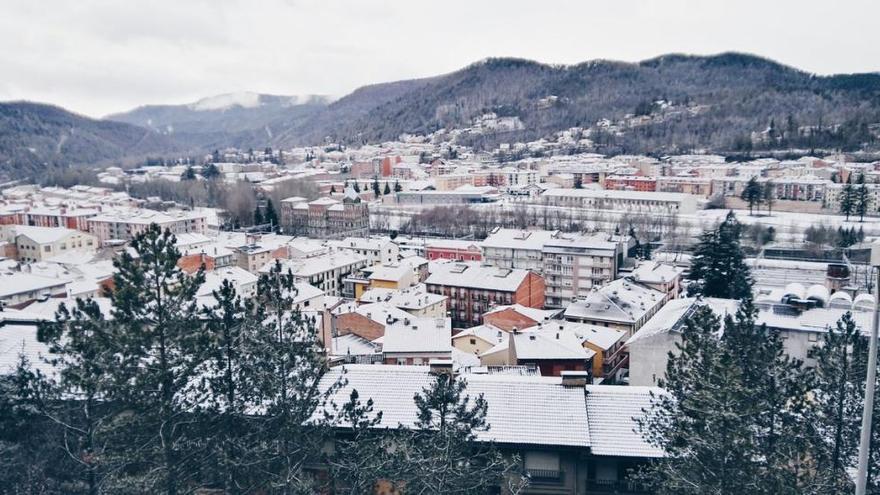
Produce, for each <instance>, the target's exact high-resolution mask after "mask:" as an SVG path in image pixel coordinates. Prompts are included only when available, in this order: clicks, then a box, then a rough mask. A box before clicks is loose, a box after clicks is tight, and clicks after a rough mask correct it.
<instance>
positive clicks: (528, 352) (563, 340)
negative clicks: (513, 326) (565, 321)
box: [480, 326, 596, 380]
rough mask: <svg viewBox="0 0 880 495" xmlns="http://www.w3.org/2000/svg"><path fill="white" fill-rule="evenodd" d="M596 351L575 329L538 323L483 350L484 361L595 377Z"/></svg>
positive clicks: (549, 373)
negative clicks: (573, 331) (583, 342)
mask: <svg viewBox="0 0 880 495" xmlns="http://www.w3.org/2000/svg"><path fill="white" fill-rule="evenodd" d="M551 327H552V326H551ZM595 355H596V353H595V351H593V350H591V349H586V348H584V347H583V345H582V344H581V341H580V340H579V339H578V338H577V337H576V336H575V335H574V334H573V333H569V332H563V331H544V330H543V328H541V327H534V328H532V329H530V330H527V331H524V332H520V331H519V330H515V331H513V332H507V333H506V334H505V336H504V337H502V338H501V342H499V343H498V344H496V345H495V346H494V347H492V348H491V349H489V350H487V351H485V352H483V353H481V354H480V365H481V366H527V367H532V368H535V369H537V370H539V371H540V374H541V376H561V374H562V372H563V371H577V372H582V373H584V376H585V377H586V378H587V379H588V380H591V378H592V371H593V357H594V356H595Z"/></svg>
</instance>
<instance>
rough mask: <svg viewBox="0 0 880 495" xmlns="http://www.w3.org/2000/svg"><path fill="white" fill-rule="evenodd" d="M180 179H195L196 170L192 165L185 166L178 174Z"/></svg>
mask: <svg viewBox="0 0 880 495" xmlns="http://www.w3.org/2000/svg"><path fill="white" fill-rule="evenodd" d="M180 180H184V181H186V180H196V171H195V170H193V168H192V166H189V167H186V170H184V171H183V173H182V174H180Z"/></svg>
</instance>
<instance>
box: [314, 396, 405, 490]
mask: <svg viewBox="0 0 880 495" xmlns="http://www.w3.org/2000/svg"><path fill="white" fill-rule="evenodd" d="M381 421H382V412H381V411H374V410H373V399H368V400H367V402H366V403H363V402H362V401H361V400H360V397H359V395H358V391H357V390H352V391H351V394H350V396H349V400H348V402H346V403H345V404H344V405H343V406H342V408H341V410H340V411H339V413H338V414H337V415H336V418H335V425H336V426H337V429H338V430H339V431H340V433H337V439H336V442H335V444H334V446H335V448H334V454H333V455H332V456H331V457H330V459H329V461H328V462H329V465H330V474H331V479H332V480H333V490H332V492H333V493H349V494H351V495H360V494H362V493H374V492H375V489H376V485H377V483H379V481H380V480H383V479H388V477H389V476H394V474H393V473H394V472H395V470H396V469H397V466H396V464H395V459H394V456H389V455H388V454H387V453H388V452H389V451H393V447H392V446H393V445H394V444H395V443H396V441H397V436H396V435H395V434H394V433H391V432H388V431H378V432H377V431H375V430H373V428H374V427H375V426H376V425H378V424H379V423H380V422H381Z"/></svg>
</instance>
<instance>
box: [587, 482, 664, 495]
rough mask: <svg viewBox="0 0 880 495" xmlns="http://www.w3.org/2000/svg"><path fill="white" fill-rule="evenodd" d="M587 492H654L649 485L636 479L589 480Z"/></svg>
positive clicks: (630, 494)
mask: <svg viewBox="0 0 880 495" xmlns="http://www.w3.org/2000/svg"><path fill="white" fill-rule="evenodd" d="M587 492H588V493H596V494H600V493H601V494H606V493H608V494H611V493H614V494H627V495H641V494H648V493H652V492H651V491H650V490H649V489H648V487H647V486H645V485H643V484H641V483H636V482H635V481H626V480H624V481H617V480H587Z"/></svg>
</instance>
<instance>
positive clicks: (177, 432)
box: [109, 224, 205, 495]
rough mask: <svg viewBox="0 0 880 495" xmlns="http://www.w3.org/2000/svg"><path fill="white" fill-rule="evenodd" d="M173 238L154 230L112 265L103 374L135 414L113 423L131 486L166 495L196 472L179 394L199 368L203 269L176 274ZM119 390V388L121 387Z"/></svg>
mask: <svg viewBox="0 0 880 495" xmlns="http://www.w3.org/2000/svg"><path fill="white" fill-rule="evenodd" d="M175 243H176V240H175V238H174V235H172V234H171V232H169V231H168V230H165V231H164V232H163V231H162V230H161V229H160V228H159V226H158V225H156V224H151V225H150V226H149V227H148V228H147V230H146V231H144V232H143V233H141V234H139V235H137V236H136V237H135V238H134V239H133V240H132V241H131V248H132V251H133V253H134V254H133V253H132V252H130V251H123V252H122V254H121V255H120V256H119V257H118V258H117V259H116V260H114V262H113V265H114V267H115V268H116V273H115V274H114V276H113V283H114V291H113V292H112V294H111V301H112V303H113V311H112V316H113V321H114V325H115V326H116V327H117V328H116V330H115V335H114V347H113V349H114V352H115V360H116V361H115V363H116V365H115V366H113V367H111V368H110V371H109V372H110V373H112V374H113V380H114V382H115V383H116V384H117V385H119V386H117V387H114V389H113V395H112V398H114V399H117V400H119V401H120V402H121V403H123V404H124V405H125V406H126V407H129V408H131V410H134V411H137V414H133V415H130V416H128V417H127V418H126V419H124V420H119V423H118V424H117V426H120V427H123V428H125V429H126V430H127V431H128V432H129V434H130V435H134V436H132V437H130V443H131V445H137V446H138V450H134V449H130V450H128V451H127V454H128V455H127V458H126V461H127V462H129V463H131V464H132V465H133V466H137V467H138V469H137V470H135V471H129V470H123V471H121V473H122V474H124V475H126V476H127V475H130V474H131V475H133V477H134V479H132V480H131V483H133V485H136V486H139V487H142V488H144V489H148V490H151V491H157V490H159V487H160V486H161V487H162V488H161V490H162V491H164V492H165V493H166V494H167V495H174V494H176V493H178V492H179V491H180V490H181V489H182V486H183V485H184V484H185V483H186V478H187V477H189V476H191V475H193V474H194V473H195V472H196V470H195V469H194V468H193V466H192V465H191V464H189V462H188V461H190V460H191V457H189V456H188V455H186V453H185V450H186V449H187V447H188V443H189V439H188V437H187V435H188V434H189V427H188V425H189V419H188V418H187V417H186V415H185V414H184V413H185V412H186V411H188V410H190V409H191V408H192V404H191V403H190V397H188V396H187V394H185V393H182V392H183V391H184V390H185V389H186V387H187V385H188V384H189V382H190V380H191V379H192V378H193V376H194V370H195V369H196V367H197V366H198V364H199V363H198V360H197V359H196V356H197V355H198V349H199V342H200V338H199V336H200V322H199V318H198V308H197V307H196V302H195V299H196V297H195V296H196V291H197V290H198V288H199V286H200V285H201V284H202V283H203V282H204V278H205V277H204V273H203V269H199V271H198V272H196V274H195V275H193V276H190V275H187V274H186V273H185V272H183V271H182V270H181V269H180V268H179V267H178V266H177V261H178V260H179V259H180V253H179V251H178V250H177V248H176V247H175ZM123 384H124V386H122V385H123Z"/></svg>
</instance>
